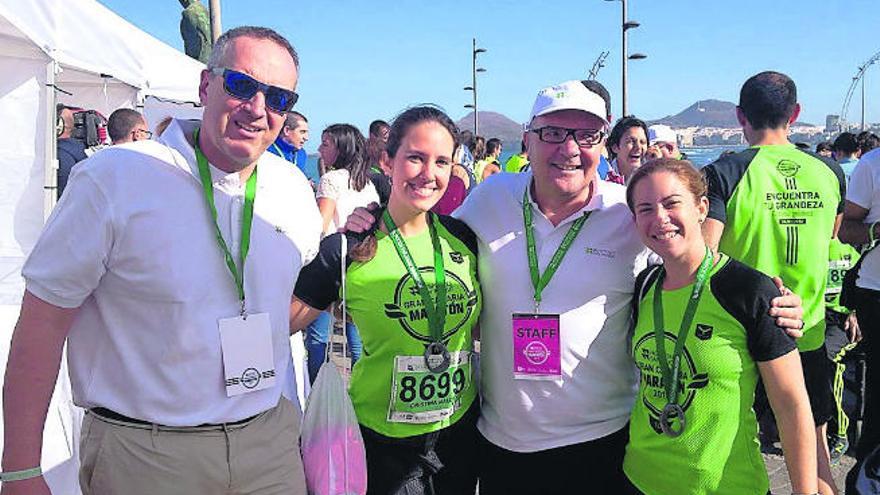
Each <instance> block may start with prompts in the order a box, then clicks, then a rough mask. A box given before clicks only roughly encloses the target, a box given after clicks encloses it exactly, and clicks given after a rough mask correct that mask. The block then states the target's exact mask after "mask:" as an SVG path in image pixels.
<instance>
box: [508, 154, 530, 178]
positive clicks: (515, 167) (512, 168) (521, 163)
mask: <svg viewBox="0 0 880 495" xmlns="http://www.w3.org/2000/svg"><path fill="white" fill-rule="evenodd" d="M527 163H529V159H528V158H525V157H523V156H522V155H520V154H516V155H513V156H511V157H510V158H508V159H507V161H506V162H505V163H504V171H505V172H510V173H514V174H515V173H519V172H520V171H521V170H522V168H523V167H525V166H526V164H527Z"/></svg>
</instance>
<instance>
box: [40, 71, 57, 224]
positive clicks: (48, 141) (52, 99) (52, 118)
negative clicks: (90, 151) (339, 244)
mask: <svg viewBox="0 0 880 495" xmlns="http://www.w3.org/2000/svg"><path fill="white" fill-rule="evenodd" d="M57 71H58V62H56V61H55V59H54V58H53V59H51V60H49V63H48V64H47V65H46V92H47V93H49V94H47V95H46V99H45V100H44V101H45V102H46V133H45V139H44V143H45V146H44V149H45V150H46V158H45V162H44V165H43V221H44V222H45V221H46V220H47V219H48V218H49V215H50V214H51V213H52V209H53V208H55V202H56V201H57V198H58V192H57V191H58V156H57V155H58V133H57V131H56V125H57V118H56V115H55V105H56V104H57V102H58V93H57V92H56V91H55V75H56V74H57Z"/></svg>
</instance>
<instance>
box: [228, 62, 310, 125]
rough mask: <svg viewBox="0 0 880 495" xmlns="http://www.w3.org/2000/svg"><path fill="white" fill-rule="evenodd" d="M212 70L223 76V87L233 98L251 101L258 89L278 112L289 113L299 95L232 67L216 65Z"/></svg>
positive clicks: (268, 105) (269, 106)
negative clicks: (258, 79)
mask: <svg viewBox="0 0 880 495" xmlns="http://www.w3.org/2000/svg"><path fill="white" fill-rule="evenodd" d="M211 72H212V73H214V74H217V75H222V76H223V89H225V90H226V92H227V93H228V94H229V96H231V97H233V98H238V99H239V100H244V101H249V100H250V99H251V98H253V97H254V95H256V94H257V91H262V92H263V94H264V95H265V96H266V107H268V108H269V109H270V110H272V111H274V112H276V113H281V114H284V113H287V112H289V111H290V109H291V108H293V105H294V104H295V103H296V100H298V99H299V95H298V94H296V92H294V91H291V90H289V89H284V88H279V87H277V86H269V85H268V84H265V83H261V82H260V81H257V80H256V79H254V78H253V77H251V76H249V75H247V74H243V73H241V72H238V71H234V70H232V69H224V68H223V67H215V68H213V69H211Z"/></svg>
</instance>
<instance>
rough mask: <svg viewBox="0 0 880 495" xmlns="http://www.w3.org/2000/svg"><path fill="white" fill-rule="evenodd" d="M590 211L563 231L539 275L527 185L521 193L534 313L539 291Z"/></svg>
mask: <svg viewBox="0 0 880 495" xmlns="http://www.w3.org/2000/svg"><path fill="white" fill-rule="evenodd" d="M591 213H593V212H592V211H588V212H586V213H584V216H582V217H580V218H578V219H577V220H575V221H574V222H573V223H572V224H571V227H569V229H568V232H566V233H565V237H563V238H562V244H560V245H559V247H558V248H556V252H555V253H553V257H552V258H550V263H549V264H547V268H546V269H545V270H544V274H543V275H541V274H540V272H539V269H538V250H537V248H536V247H535V224H534V221H533V220H532V203H531V201H529V188H528V187H527V188H526V191H525V193H523V221H524V222H525V231H526V247H527V248H528V255H529V271H530V272H531V275H532V287H534V288H535V296H534V297H535V313H537V312H538V306H539V305H540V304H541V293H542V292H543V291H544V288H545V287H547V284H549V283H550V279H552V278H553V274H555V273H556V270H557V269H558V268H559V265H560V264H562V259H563V258H565V254H566V253H568V249H569V248H571V245H572V243H573V242H574V238H575V237H577V235H578V233H580V231H581V229H582V228H583V226H584V223H585V222H586V221H587V218H590V214H591Z"/></svg>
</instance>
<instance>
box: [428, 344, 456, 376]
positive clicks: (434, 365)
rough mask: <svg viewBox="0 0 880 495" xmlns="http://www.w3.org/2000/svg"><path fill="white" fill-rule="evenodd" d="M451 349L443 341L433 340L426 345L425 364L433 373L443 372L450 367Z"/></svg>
mask: <svg viewBox="0 0 880 495" xmlns="http://www.w3.org/2000/svg"><path fill="white" fill-rule="evenodd" d="M449 362H450V357H449V349H447V348H446V346H445V345H443V343H441V342H431V343H430V344H428V346H427V347H425V365H426V366H427V367H428V369H429V370H430V371H431V373H442V372H444V371H446V370H447V369H449Z"/></svg>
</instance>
